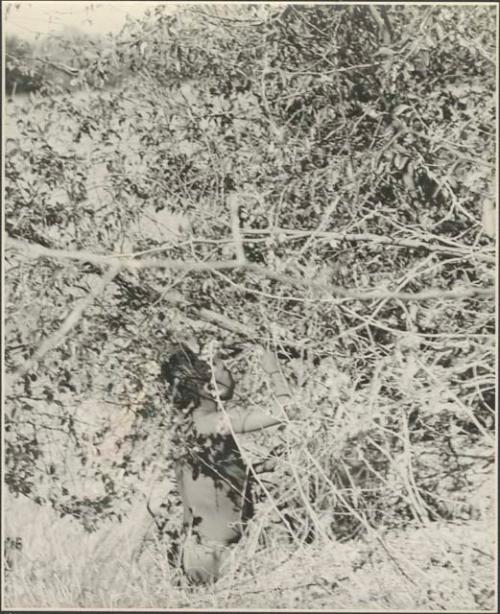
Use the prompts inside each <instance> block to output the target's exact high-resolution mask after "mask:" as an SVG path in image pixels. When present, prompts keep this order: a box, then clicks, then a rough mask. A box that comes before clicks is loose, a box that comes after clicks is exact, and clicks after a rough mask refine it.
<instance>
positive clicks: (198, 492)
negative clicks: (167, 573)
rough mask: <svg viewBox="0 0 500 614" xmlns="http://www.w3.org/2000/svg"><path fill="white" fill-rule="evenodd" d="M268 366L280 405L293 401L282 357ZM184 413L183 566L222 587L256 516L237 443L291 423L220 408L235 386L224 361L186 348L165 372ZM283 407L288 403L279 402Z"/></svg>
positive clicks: (195, 577)
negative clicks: (241, 436)
mask: <svg viewBox="0 0 500 614" xmlns="http://www.w3.org/2000/svg"><path fill="white" fill-rule="evenodd" d="M262 366H263V368H264V371H265V372H266V373H267V374H268V375H269V377H270V379H271V383H272V384H273V387H274V391H275V396H276V398H280V397H281V399H282V401H283V402H286V401H287V400H288V399H289V394H288V391H287V387H286V383H285V381H284V379H283V377H282V375H281V372H280V370H279V367H278V363H277V360H276V358H275V356H274V354H273V353H272V352H271V351H269V350H265V351H264V352H263V354H262ZM162 376H163V377H164V378H165V380H166V381H167V382H168V384H169V386H170V395H171V398H172V402H173V405H174V408H175V410H176V414H177V415H176V420H175V422H176V426H175V431H176V432H175V437H174V441H175V442H176V443H177V445H178V447H179V453H178V455H177V464H176V478H177V484H178V488H179V492H180V494H181V497H182V502H183V506H184V522H183V529H184V533H185V542H184V547H183V554H182V566H183V569H184V572H185V573H186V575H187V577H188V578H189V579H190V580H191V581H193V582H195V583H208V582H215V581H216V580H217V578H218V577H219V576H220V574H221V567H222V566H223V564H224V562H225V561H226V560H227V558H228V556H229V554H230V546H231V545H232V544H234V543H236V542H237V541H239V539H240V538H241V536H242V534H243V531H244V528H245V525H246V522H247V521H248V520H249V518H251V516H252V515H253V500H252V492H251V486H252V483H251V475H250V473H249V468H248V467H247V466H246V464H245V462H244V461H243V459H242V457H241V454H240V451H239V449H238V445H237V443H236V440H235V438H234V434H236V433H248V432H252V431H256V430H259V429H262V428H267V427H270V426H274V425H277V424H282V423H283V422H285V420H286V417H285V415H284V414H283V416H282V417H277V416H276V413H277V412H275V415H272V414H271V413H270V412H266V411H262V410H242V409H239V408H237V409H231V410H229V411H228V412H227V414H226V412H225V411H221V410H220V408H219V403H220V401H226V400H230V399H231V398H232V396H233V392H234V386H235V383H234V380H233V377H232V375H231V373H230V372H229V370H228V369H227V368H226V367H225V365H224V363H223V362H222V361H221V360H218V359H216V360H215V361H214V364H213V367H212V368H210V366H209V365H208V364H207V363H206V362H205V361H204V360H202V359H201V358H199V356H197V355H196V354H195V353H194V352H193V351H192V350H191V349H190V348H189V347H188V346H186V345H180V346H179V348H178V349H177V350H175V351H174V352H173V353H172V354H171V355H170V357H169V358H168V360H167V361H165V362H164V363H163V365H162ZM276 407H277V408H279V407H280V404H279V403H278V402H276Z"/></svg>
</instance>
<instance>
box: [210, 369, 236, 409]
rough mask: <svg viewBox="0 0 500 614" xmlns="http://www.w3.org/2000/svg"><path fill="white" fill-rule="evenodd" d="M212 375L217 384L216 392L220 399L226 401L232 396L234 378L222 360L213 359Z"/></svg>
mask: <svg viewBox="0 0 500 614" xmlns="http://www.w3.org/2000/svg"><path fill="white" fill-rule="evenodd" d="M213 375H214V379H215V382H216V384H217V389H216V391H217V394H218V395H219V397H220V399H221V400H222V401H227V400H228V399H230V398H231V397H232V396H233V391H234V380H233V378H232V375H231V373H230V372H229V370H228V369H227V368H226V366H225V365H224V363H223V362H222V360H215V361H214V373H213Z"/></svg>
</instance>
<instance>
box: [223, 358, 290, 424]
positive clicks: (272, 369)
mask: <svg viewBox="0 0 500 614" xmlns="http://www.w3.org/2000/svg"><path fill="white" fill-rule="evenodd" d="M262 368H263V369H264V371H265V372H266V373H267V375H268V376H269V378H270V380H271V387H272V393H273V397H274V403H273V407H272V408H269V409H249V410H244V409H235V410H232V411H230V412H228V414H227V417H228V418H229V420H230V422H231V427H232V429H233V431H234V432H235V433H250V432H252V431H257V430H259V429H263V428H267V427H269V426H275V425H277V424H283V423H285V422H286V417H285V416H284V415H283V412H282V407H283V405H285V404H286V403H287V402H288V401H289V400H290V394H289V391H288V386H287V383H286V381H285V378H284V377H283V374H282V373H281V370H280V367H279V364H278V360H277V359H276V356H275V354H274V352H272V351H271V350H264V352H263V354H262Z"/></svg>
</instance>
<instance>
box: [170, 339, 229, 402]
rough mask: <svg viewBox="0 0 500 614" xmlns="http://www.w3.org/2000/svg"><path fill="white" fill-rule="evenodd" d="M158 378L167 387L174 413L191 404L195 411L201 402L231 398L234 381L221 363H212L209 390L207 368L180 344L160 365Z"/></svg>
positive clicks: (185, 346)
mask: <svg viewBox="0 0 500 614" xmlns="http://www.w3.org/2000/svg"><path fill="white" fill-rule="evenodd" d="M161 374H162V378H163V379H164V380H166V382H167V383H168V384H169V385H170V390H171V396H172V401H173V403H174V405H175V406H176V407H177V408H178V409H185V408H186V407H188V406H189V405H191V404H194V406H195V407H197V406H198V405H199V404H200V402H201V399H202V398H203V397H205V398H217V396H218V397H219V398H220V399H221V400H222V401H226V400H228V399H230V398H231V397H232V396H233V392H234V380H233V377H232V375H231V373H230V371H229V370H228V369H227V368H226V366H225V365H224V363H223V362H222V361H221V360H218V359H216V360H214V363H213V376H214V379H215V383H216V389H215V390H214V389H213V387H212V381H213V380H212V370H211V369H210V366H209V365H208V364H207V363H206V362H205V361H204V360H202V359H201V358H200V357H199V356H198V355H197V354H195V353H194V352H193V350H191V349H190V348H189V347H188V346H187V345H185V344H180V345H179V346H178V347H176V348H175V349H174V350H173V351H171V353H170V354H169V356H168V358H167V359H166V360H165V361H164V362H163V363H162V365H161Z"/></svg>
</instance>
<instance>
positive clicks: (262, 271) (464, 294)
mask: <svg viewBox="0 0 500 614" xmlns="http://www.w3.org/2000/svg"><path fill="white" fill-rule="evenodd" d="M6 243H7V246H10V247H13V248H15V249H17V250H20V251H22V252H23V253H24V254H25V255H28V256H30V257H34V258H42V257H51V258H63V259H73V260H80V261H83V262H92V263H94V264H98V265H100V266H109V265H110V264H116V263H119V264H120V266H121V268H128V269H131V270H135V271H138V270H141V269H154V268H157V269H173V270H183V271H194V272H203V271H220V270H224V269H241V270H246V271H249V272H252V273H255V274H257V275H259V276H260V277H265V278H267V279H272V280H274V281H277V282H280V283H283V284H290V285H291V286H294V287H296V288H309V289H311V290H316V291H317V292H318V293H320V294H325V293H327V294H329V295H331V296H336V297H341V298H345V299H350V300H356V301H372V300H380V299H397V300H405V301H427V300H431V299H441V300H453V299H465V298H472V297H480V296H484V297H487V296H490V297H492V296H494V295H495V286H488V287H486V288H479V287H476V286H464V287H460V288H457V289H454V290H444V289H441V288H430V289H429V290H423V291H422V292H418V293H411V292H392V291H390V290H387V289H374V288H368V289H363V290H351V289H346V288H342V287H340V286H334V285H330V284H319V283H315V282H314V281H311V280H310V279H303V278H300V277H296V276H293V275H289V274H287V273H277V272H275V271H271V270H270V269H268V268H266V267H265V266H262V265H258V264H251V263H248V262H245V263H244V264H241V263H240V262H239V261H238V260H227V261H212V262H199V261H195V262H193V261H181V260H169V259H156V258H148V259H144V260H132V259H130V258H128V257H126V258H122V257H121V255H120V254H117V255H111V256H109V255H96V254H91V253H89V252H84V251H73V250H57V249H50V248H46V247H43V246H41V245H34V244H32V243H31V244H28V243H23V242H22V241H18V240H17V239H11V238H9V237H8V238H7V241H6Z"/></svg>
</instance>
